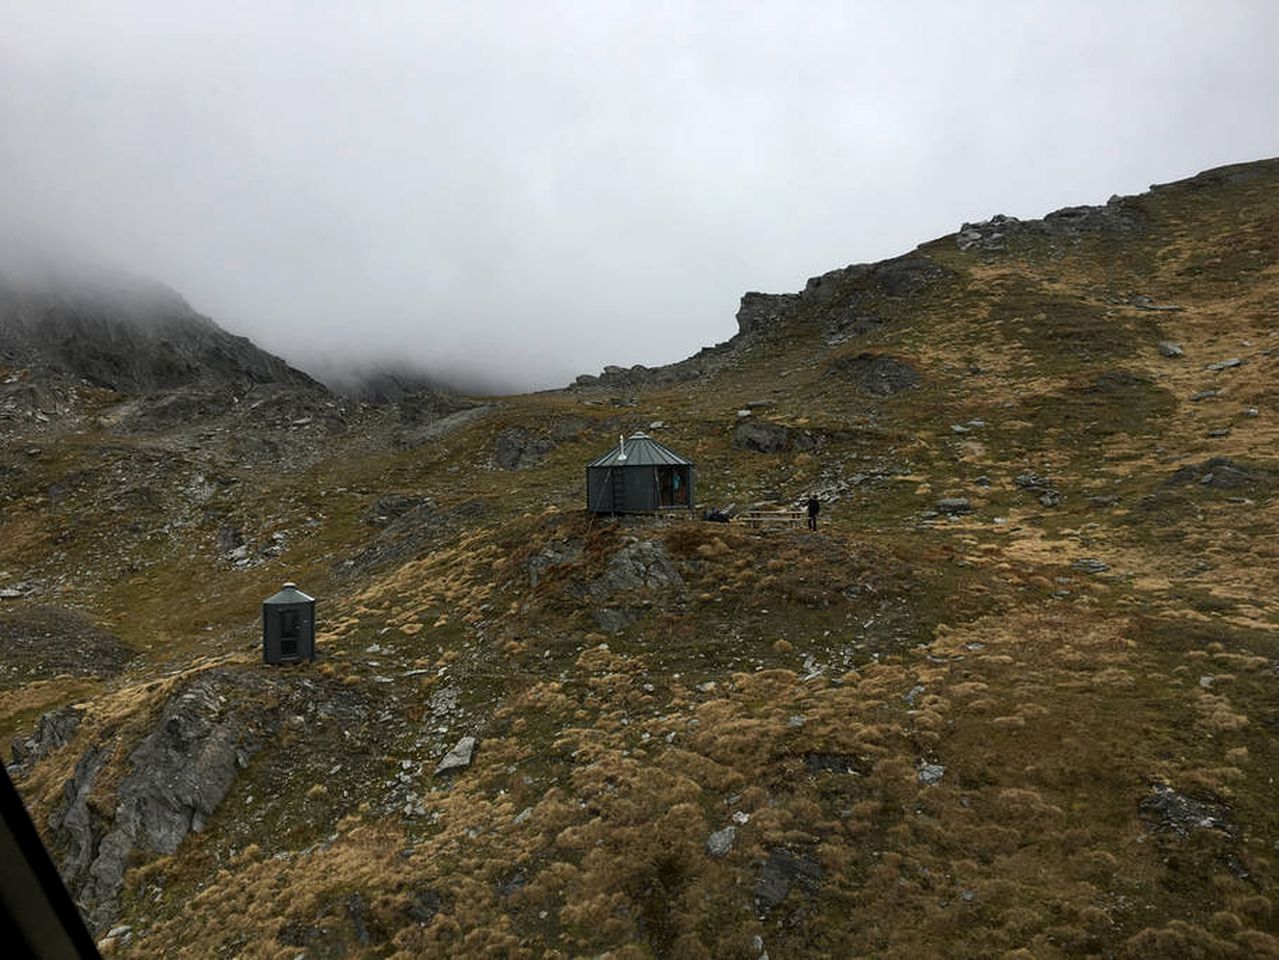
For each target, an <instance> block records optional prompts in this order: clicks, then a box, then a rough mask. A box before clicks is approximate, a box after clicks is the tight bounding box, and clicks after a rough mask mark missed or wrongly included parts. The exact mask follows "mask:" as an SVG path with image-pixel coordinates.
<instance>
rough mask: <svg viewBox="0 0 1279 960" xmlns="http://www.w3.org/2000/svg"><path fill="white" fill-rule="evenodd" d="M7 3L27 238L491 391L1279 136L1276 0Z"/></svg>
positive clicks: (312, 354) (17, 217)
mask: <svg viewBox="0 0 1279 960" xmlns="http://www.w3.org/2000/svg"><path fill="white" fill-rule="evenodd" d="M3 19H4V21H5V25H6V26H5V29H4V30H3V31H0V129H3V130H4V136H3V138H2V139H0V170H3V174H4V175H3V176H2V177H0V218H3V223H4V233H5V234H6V235H7V236H6V237H5V240H4V242H5V243H7V244H8V245H9V247H10V250H11V251H13V250H15V249H16V250H18V251H24V252H28V253H29V252H30V251H33V250H37V249H38V250H40V251H45V252H47V254H48V256H50V257H52V258H53V259H54V260H57V259H60V258H63V257H65V258H67V259H68V260H71V259H75V260H88V261H90V262H94V263H102V264H106V265H109V266H112V267H119V268H121V269H125V270H128V271H130V272H132V273H136V274H142V275H145V276H150V277H154V278H155V279H157V280H159V281H162V282H163V283H166V284H168V285H170V286H172V287H174V288H176V289H177V290H179V291H180V292H181V293H182V294H183V295H184V296H185V297H186V298H187V299H188V300H189V301H190V302H191V303H192V304H193V305H194V306H195V307H196V309H198V310H200V311H201V312H204V313H207V314H209V315H211V316H213V317H214V318H215V319H217V320H218V321H219V322H220V323H222V324H223V325H224V326H226V327H228V328H229V329H231V330H233V331H235V332H238V333H245V334H247V335H249V336H252V337H253V338H254V339H255V340H257V341H258V342H259V343H261V344H262V345H263V346H264V347H266V348H268V349H271V350H273V351H275V352H278V353H281V354H283V355H284V356H285V357H286V358H288V359H290V360H291V361H294V362H296V363H300V364H302V365H303V366H307V365H320V366H324V365H327V366H328V367H330V368H331V367H333V366H334V365H335V364H336V365H339V366H340V365H342V364H345V363H352V364H378V363H387V362H393V363H395V364H396V365H397V366H406V365H407V366H410V367H420V368H423V369H425V370H427V371H432V372H434V373H435V374H436V375H438V376H440V377H442V378H444V379H446V380H452V381H455V382H457V381H462V382H475V383H484V384H488V385H492V386H493V388H494V389H500V388H510V389H515V388H528V387H535V386H549V385H557V384H562V383H565V382H567V381H569V380H570V379H571V378H572V377H573V376H574V375H575V374H577V373H580V372H592V371H597V370H598V369H599V368H600V367H601V366H603V365H604V364H606V363H620V364H631V363H639V362H642V363H648V364H656V363H662V362H668V361H671V360H675V359H678V358H681V357H683V356H685V355H687V354H689V353H692V352H694V351H695V350H696V349H697V348H698V347H700V346H701V345H703V344H707V343H713V342H716V341H718V340H722V339H725V338H727V337H728V336H730V335H731V334H732V333H733V332H734V329H735V327H734V323H733V314H734V312H735V310H736V305H737V299H738V297H739V296H740V295H741V293H742V292H744V291H745V290H747V289H765V290H793V289H797V288H798V287H799V286H801V285H802V284H803V282H804V280H805V278H806V277H808V276H809V275H812V274H816V273H820V272H822V271H824V270H827V269H830V268H833V267H836V266H840V265H843V264H846V263H850V262H856V261H863V260H874V259H880V258H883V257H886V256H891V255H894V254H896V253H899V252H902V251H903V250H906V249H909V248H910V247H912V246H914V245H915V244H916V243H918V242H921V241H923V240H926V239H929V238H931V237H933V236H936V235H939V234H942V233H946V232H949V231H951V230H954V229H955V228H956V227H957V226H958V224H959V223H960V222H961V221H962V220H965V219H978V218H984V217H986V216H989V215H990V214H992V213H995V212H1005V213H1010V214H1014V215H1018V216H1036V215H1040V214H1042V213H1044V212H1046V211H1047V210H1049V209H1052V208H1055V207H1059V206H1063V205H1067V204H1073V203H1088V202H1092V203H1097V202H1104V201H1105V199H1106V198H1107V197H1108V196H1109V195H1110V194H1111V193H1114V192H1121V193H1130V192H1138V191H1140V190H1142V189H1144V188H1145V187H1146V186H1147V185H1148V184H1149V183H1150V182H1152V181H1161V180H1169V179H1175V178H1177V177H1181V176H1186V175H1189V174H1192V173H1194V172H1196V171H1197V170H1200V169H1203V168H1205V167H1209V166H1213V165H1217V164H1222V163H1229V162H1235V161H1240V160H1247V159H1256V158H1259V157H1262V156H1267V155H1272V154H1274V153H1279V149H1277V144H1276V142H1275V141H1276V137H1275V133H1274V131H1276V130H1279V100H1276V98H1275V97H1274V96H1273V93H1274V91H1275V90H1276V89H1279V58H1275V57H1274V56H1273V51H1272V50H1271V49H1269V47H1270V46H1271V45H1272V42H1273V38H1274V37H1275V36H1279V7H1276V5H1274V4H1270V3H1267V2H1256V3H1243V2H1236V3H1220V2H1196V3H1189V2H1183V3H1177V2H1161V3H1133V4H1124V5H1113V4H1103V3H1074V4H1060V3H1018V4H1006V3H989V4H980V3H979V4H962V5H961V4H951V3H933V4H928V3H923V4H911V5H908V6H900V5H897V6H891V5H871V4H858V5H850V4H813V5H807V6H805V7H804V8H802V9H801V8H796V7H794V6H793V5H789V4H775V5H762V6H761V5H743V4H711V3H705V4H678V3H677V4H669V5H667V4H663V5H651V4H631V3H603V4H590V5H584V4H578V3H564V4H554V3H537V4H526V3H511V4H501V3H492V4H449V5H445V4H439V5H435V4H430V5H427V4H419V3H412V4H409V3H405V4H394V3H382V4H369V5H355V4H352V5H348V6H346V7H345V8H344V9H343V8H339V7H338V6H337V5H331V6H320V5H305V6H298V5H295V4H283V3H224V4H212V5H211V4H195V3H184V2H173V3H166V4H155V3H136V4H130V3H117V4H111V5H102V4H88V3H86V4H80V5H77V4H71V5H66V4H58V5H53V6H50V5H44V4H22V5H15V4H7V5H6V6H5V11H4V14H3ZM0 252H3V248H2V247H0ZM43 255H45V254H44V253H42V254H41V256H43Z"/></svg>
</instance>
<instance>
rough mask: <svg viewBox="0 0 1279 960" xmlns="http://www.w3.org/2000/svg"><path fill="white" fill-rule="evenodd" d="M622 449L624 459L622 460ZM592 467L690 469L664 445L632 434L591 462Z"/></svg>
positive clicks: (690, 464)
mask: <svg viewBox="0 0 1279 960" xmlns="http://www.w3.org/2000/svg"><path fill="white" fill-rule="evenodd" d="M623 449H624V450H625V451H626V458H625V459H623V458H622V451H623ZM589 465H590V466H592V467H652V466H662V467H691V466H692V465H693V461H692V460H686V459H685V458H684V457H681V456H680V455H679V454H678V453H676V452H675V451H674V450H672V449H671V448H670V447H668V446H666V445H665V444H662V443H658V442H657V441H656V440H654V439H653V438H652V437H650V436H649V435H648V434H646V433H632V434H631V435H630V436H629V437H627V438H626V439H625V440H624V441H622V444H621V445H620V446H618V447H614V448H613V449H612V450H610V451H609V452H608V453H606V454H604V456H602V457H598V458H597V459H595V460H592V461H591V462H590V464H589Z"/></svg>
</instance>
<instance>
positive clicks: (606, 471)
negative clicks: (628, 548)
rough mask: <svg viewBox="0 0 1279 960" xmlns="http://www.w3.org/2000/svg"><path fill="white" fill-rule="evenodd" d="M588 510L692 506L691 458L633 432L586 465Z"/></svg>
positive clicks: (631, 510) (645, 510)
mask: <svg viewBox="0 0 1279 960" xmlns="http://www.w3.org/2000/svg"><path fill="white" fill-rule="evenodd" d="M586 509H588V510H590V511H591V512H592V513H660V512H664V511H666V510H692V509H693V461H691V460H687V459H685V458H684V457H681V456H680V455H679V454H678V453H676V452H675V451H674V450H672V449H671V448H670V447H667V446H666V445H664V444H661V443H658V442H657V441H656V440H654V439H653V438H652V437H650V436H649V435H648V434H645V433H633V434H631V435H630V436H629V437H626V438H625V439H624V440H619V441H618V445H617V446H616V447H614V448H613V449H612V450H610V451H609V452H608V453H606V454H604V455H603V456H601V457H598V458H596V459H595V460H593V461H591V463H590V464H588V465H587V467H586Z"/></svg>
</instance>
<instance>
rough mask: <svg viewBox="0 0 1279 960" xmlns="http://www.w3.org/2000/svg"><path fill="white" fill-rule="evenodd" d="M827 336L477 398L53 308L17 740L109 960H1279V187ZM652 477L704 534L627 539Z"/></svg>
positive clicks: (1125, 213) (936, 250) (1138, 206)
mask: <svg viewBox="0 0 1279 960" xmlns="http://www.w3.org/2000/svg"><path fill="white" fill-rule="evenodd" d="M797 286H800V287H801V289H799V290H797V291H795V292H791V293H782V294H764V293H748V294H746V295H745V296H744V297H743V299H742V301H741V304H740V309H739V311H738V314H737V321H738V330H737V332H736V333H735V334H734V335H733V336H732V337H731V338H729V339H727V340H725V341H724V342H723V343H721V344H719V345H717V346H713V347H708V348H706V349H705V350H703V351H701V352H700V353H699V354H697V355H696V356H694V357H691V358H688V359H686V360H683V361H680V362H677V363H674V364H671V365H669V366H666V367H656V368H649V367H637V366H630V367H622V366H619V367H611V368H608V369H607V370H605V371H603V372H602V373H599V374H592V375H583V376H582V377H579V378H578V380H577V381H576V382H575V383H574V384H572V385H571V386H569V387H566V388H565V389H563V390H557V391H548V392H542V393H537V394H531V395H526V396H510V397H501V398H492V397H490V398H466V397H459V396H456V395H454V394H451V393H448V392H445V391H441V390H439V389H437V388H436V387H434V386H432V385H430V384H428V383H426V382H421V383H418V382H415V381H414V380H413V379H412V378H410V377H403V376H398V375H397V376H394V377H390V378H383V379H381V380H378V381H377V382H375V383H372V384H371V385H370V386H369V389H368V390H367V391H363V392H362V391H360V390H352V391H348V392H346V393H336V392H333V391H331V390H329V389H328V388H326V387H324V386H322V385H321V384H319V383H318V382H316V381H314V380H312V379H311V378H310V377H308V376H307V375H305V374H303V373H300V372H299V371H297V370H294V369H293V368H291V367H290V366H289V365H288V364H287V363H285V362H284V361H283V360H280V359H278V358H276V357H273V356H271V355H270V354H267V353H265V352H263V351H261V350H259V349H258V348H257V347H255V346H253V345H252V344H250V343H249V342H247V341H245V340H243V339H241V338H236V337H234V336H232V335H230V334H228V333H226V332H225V331H222V330H221V329H220V328H219V327H217V326H216V324H214V323H213V321H211V320H208V319H206V318H203V317H200V316H198V315H197V314H195V313H194V312H193V311H191V310H190V308H189V307H187V306H186V305H185V303H183V302H182V300H181V298H180V297H178V296H177V295H176V294H173V293H171V292H169V291H165V290H164V289H163V288H158V287H152V286H149V285H143V286H142V287H138V286H137V285H132V284H131V285H126V286H125V288H124V289H121V288H120V287H118V286H110V287H109V288H108V289H102V288H94V289H89V290H86V289H85V288H83V287H76V288H74V289H67V288H60V287H57V286H56V285H54V286H50V285H48V284H45V285H44V286H41V287H38V288H33V287H32V286H31V285H29V284H28V285H25V286H24V285H23V284H20V283H18V282H17V281H14V280H12V279H8V280H4V281H0V652H2V655H0V732H2V733H3V734H4V736H5V739H6V742H10V741H11V742H12V748H11V753H10V755H9V770H10V772H11V773H12V775H13V777H14V778H15V781H16V782H17V784H18V786H19V789H20V790H21V792H22V794H23V796H24V798H25V800H26V802H27V803H28V805H29V807H30V809H31V811H32V813H33V817H34V819H35V820H36V822H37V825H38V827H39V829H40V831H41V833H42V835H43V837H44V840H45V842H46V844H47V845H48V846H49V848H50V850H51V851H52V853H53V855H54V858H55V860H56V861H57V863H58V864H59V867H60V869H61V871H62V875H63V879H64V880H65V882H66V885H67V887H68V888H69V890H70V891H71V892H72V894H73V896H74V897H75V898H76V900H77V902H78V903H79V905H80V907H81V909H82V911H83V914H84V916H85V918H86V920H87V922H88V923H89V924H90V925H91V927H92V928H93V930H94V933H95V935H96V936H97V937H98V938H99V941H100V946H101V949H102V951H103V952H104V953H106V954H108V955H114V956H130V957H144V958H147V957H154V958H161V957H173V958H178V957H191V958H207V957H231V956H244V957H262V958H267V957H272V958H275V957H278V958H290V960H292V958H296V957H315V958H339V957H358V956H377V957H396V958H409V957H441V958H442V957H495V956H500V957H513V958H541V957H559V958H569V957H615V958H619V960H622V958H643V957H663V958H716V960H719V958H729V960H734V958H740V960H761V958H764V957H773V958H783V957H800V956H811V957H844V956H848V957H854V956H856V957H887V958H902V960H905V958H912V960H913V958H920V957H949V958H992V957H998V958H1004V960H1030V958H1042V960H1058V958H1063V960H1064V958H1070V957H1098V958H1100V957H1114V958H1127V960H1138V958H1149V960H1153V958H1169V957H1204V958H1207V957H1213V958H1237V960H1245V958H1254V957H1267V956H1270V957H1273V956H1279V891H1277V890H1276V887H1275V886H1273V885H1274V884H1276V883H1279V806H1277V805H1276V803H1275V786H1274V781H1275V778H1276V776H1279V748H1277V747H1276V743H1277V735H1279V601H1277V600H1276V597H1279V502H1277V501H1276V494H1277V493H1279V455H1277V454H1276V450H1279V387H1277V386H1276V384H1279V161H1277V160H1268V161H1261V162H1256V163H1247V164H1240V165H1236V166H1231V167H1224V168H1221V169H1218V170H1213V171H1208V172H1206V173H1203V174H1200V175H1198V176H1196V177H1192V178H1190V179H1188V180H1183V181H1180V182H1177V183H1170V184H1165V185H1159V186H1155V187H1152V188H1151V189H1150V190H1149V191H1148V192H1146V193H1143V194H1141V195H1139V196H1133V197H1122V198H1113V199H1111V200H1110V201H1109V202H1108V203H1106V204H1104V205H1100V206H1096V207H1070V208H1067V209H1065V210H1061V211H1057V212H1056V213H1051V214H1049V215H1047V216H1045V217H1044V218H1043V219H1042V220H1018V219H1015V218H1011V217H1007V216H1002V215H993V216H989V217H987V218H985V219H979V220H974V221H972V222H970V223H966V224H963V225H962V226H961V227H960V228H959V229H957V230H956V231H955V232H954V233H952V234H950V235H948V236H945V237H941V238H938V239H935V240H932V241H929V242H926V243H923V244H922V245H920V246H919V247H918V248H916V249H915V250H913V251H910V252H908V253H906V254H904V255H902V256H899V257H896V258H893V259H890V260H886V261H884V262H881V263H876V264H857V265H853V266H846V267H841V268H839V269H835V270H830V271H827V272H824V273H822V274H821V275H819V276H817V277H815V278H813V279H812V280H809V281H808V282H807V283H805V284H802V285H800V284H797ZM726 312H727V311H726ZM636 430H644V431H646V432H648V433H649V434H650V435H652V436H653V437H654V438H656V439H658V440H660V441H661V442H662V443H665V444H667V445H669V446H670V447H671V448H673V449H675V450H678V451H679V452H680V453H682V454H683V455H685V456H687V457H688V458H689V459H691V460H693V461H694V462H695V463H696V470H697V473H696V487H695V490H696V494H697V497H698V501H699V502H698V510H697V511H695V512H693V513H692V514H691V515H688V516H684V515H679V516H668V517H662V518H654V517H643V516H638V517H627V518H624V519H612V518H609V517H597V516H592V515H589V514H587V513H586V512H585V510H584V509H583V508H584V501H585V469H584V468H585V465H586V464H587V463H588V462H590V461H591V460H593V459H595V458H596V457H598V456H599V455H601V454H603V453H606V452H608V451H609V450H610V449H611V448H613V447H615V445H616V444H617V437H618V435H619V434H630V433H632V432H634V431H636ZM810 496H814V497H816V498H817V499H818V501H819V503H820V505H821V510H820V513H819V515H818V524H817V530H816V531H809V530H806V529H802V528H795V527H791V526H788V525H780V524H778V525H769V524H767V523H758V522H756V523H749V524H748V523H745V522H743V520H742V518H743V517H750V516H758V514H759V513H760V511H765V512H767V511H779V510H783V509H786V510H789V509H790V508H793V507H801V506H802V505H803V504H804V503H805V502H806V501H807V500H808V498H809V497H810ZM711 508H714V510H715V511H716V516H718V517H719V518H721V519H724V518H728V517H733V516H736V517H737V519H731V520H729V522H726V523H725V522H707V521H704V520H702V510H703V509H711ZM286 580H291V581H295V582H297V584H298V585H299V587H301V588H302V589H304V590H305V591H306V592H307V593H309V594H311V595H313V596H315V597H317V598H318V604H317V619H318V636H317V658H316V661H315V662H314V663H306V664H299V665H294V666H275V667H272V666H267V665H264V664H263V663H262V655H261V634H260V629H261V627H260V624H261V620H260V607H259V604H260V603H261V601H262V600H263V599H264V598H265V597H267V596H269V595H271V594H273V593H274V592H275V591H277V590H278V589H279V585H280V584H281V583H282V582H284V581H286Z"/></svg>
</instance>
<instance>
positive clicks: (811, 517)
mask: <svg viewBox="0 0 1279 960" xmlns="http://www.w3.org/2000/svg"><path fill="white" fill-rule="evenodd" d="M821 509H822V505H821V503H820V502H819V501H818V499H817V496H816V495H815V494H811V493H810V494H809V495H808V529H809V530H816V529H817V514H818V513H820V512H821Z"/></svg>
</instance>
